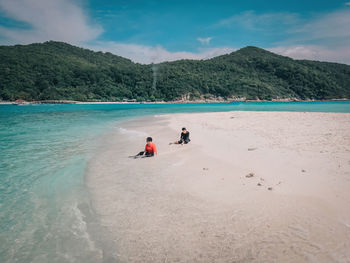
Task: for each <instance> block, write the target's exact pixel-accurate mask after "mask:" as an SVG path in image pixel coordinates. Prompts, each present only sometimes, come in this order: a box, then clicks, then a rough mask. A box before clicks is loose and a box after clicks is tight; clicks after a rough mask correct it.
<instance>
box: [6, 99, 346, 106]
mask: <svg viewBox="0 0 350 263" xmlns="http://www.w3.org/2000/svg"><path fill="white" fill-rule="evenodd" d="M330 101H350V99H345V98H341V99H328V100H312V99H307V100H299V99H295V98H290V99H272V100H244V99H236V100H176V101H154V102H149V101H142V102H136V101H123V102H119V101H98V102H97V101H70V100H45V101H22V100H21V101H0V105H34V104H173V103H174V104H175V103H179V104H190V103H227V104H229V103H232V102H243V103H249V102H330Z"/></svg>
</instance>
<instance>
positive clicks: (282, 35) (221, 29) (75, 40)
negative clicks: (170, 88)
mask: <svg viewBox="0 0 350 263" xmlns="http://www.w3.org/2000/svg"><path fill="white" fill-rule="evenodd" d="M47 40H57V41H64V42H67V43H70V44H74V45H78V46H82V47H86V48H90V49H93V50H102V51H109V52H112V53H114V54H117V55H121V56H124V57H128V58H130V59H132V60H134V61H136V62H140V63H151V62H161V61H172V60H177V59H182V58H190V59H206V58H210V57H213V56H217V55H221V54H226V53H229V52H232V51H234V50H237V49H239V48H242V47H244V46H248V45H254V46H258V47H262V48H265V49H268V50H271V51H273V52H275V53H279V54H282V55H286V56H290V57H293V58H298V59H314V60H321V61H335V62H342V63H347V64H350V2H347V1H338V0H334V1H329V0H328V1H323V0H319V1H306V0H304V1H300V0H296V1H259V0H245V1H225V0H221V1H220V0H217V1H205V0H202V1H191V0H187V1H183V0H178V1H167V0H163V1H139V0H137V1H136V0H129V1H124V0H123V1H111V0H110V1H107V0H99V1H98V0H0V44H3V45H12V44H28V43H33V42H43V41H47Z"/></svg>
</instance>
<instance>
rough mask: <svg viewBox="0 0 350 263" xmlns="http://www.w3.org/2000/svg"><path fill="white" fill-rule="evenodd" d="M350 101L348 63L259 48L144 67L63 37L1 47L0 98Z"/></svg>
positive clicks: (349, 70) (349, 71) (349, 69)
mask: <svg viewBox="0 0 350 263" xmlns="http://www.w3.org/2000/svg"><path fill="white" fill-rule="evenodd" d="M184 97H186V98H190V99H196V98H217V97H222V98H233V97H236V98H247V99H273V98H280V99H281V98H297V99H333V98H350V66H349V65H343V64H337V63H326V62H316V61H306V60H293V59H291V58H287V57H283V56H279V55H276V54H273V53H271V52H268V51H266V50H263V49H260V48H256V47H246V48H242V49H240V50H238V51H236V52H233V53H231V54H229V55H223V56H219V57H215V58H212V59H208V60H201V61H195V60H179V61H175V62H165V63H160V64H157V65H141V64H137V63H133V62H132V61H131V60H128V59H125V58H122V57H119V56H116V55H113V54H111V53H102V52H93V51H90V50H86V49H82V48H78V47H74V46H71V45H68V44H65V43H61V42H53V41H50V42H46V43H43V44H31V45H24V46H23V45H16V46H0V100H1V99H2V100H15V99H24V100H29V101H31V100H61V99H66V100H79V101H94V100H95V101H96V100H102V101H120V100H123V99H136V100H138V101H155V100H166V101H171V100H177V99H181V98H184Z"/></svg>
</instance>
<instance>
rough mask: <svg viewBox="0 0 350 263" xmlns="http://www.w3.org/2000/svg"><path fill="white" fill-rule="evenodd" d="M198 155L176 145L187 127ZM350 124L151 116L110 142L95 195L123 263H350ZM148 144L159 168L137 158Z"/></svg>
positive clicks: (90, 179)
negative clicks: (148, 139) (151, 141)
mask: <svg viewBox="0 0 350 263" xmlns="http://www.w3.org/2000/svg"><path fill="white" fill-rule="evenodd" d="M183 126H184V127H186V128H187V129H188V130H189V131H190V135H191V140H192V141H191V142H190V143H189V144H188V145H183V146H182V145H169V142H171V141H175V140H177V139H178V137H179V134H180V132H181V128H182V127H183ZM349 130H350V114H348V113H312V112H307V113H305V112H221V113H193V114H173V115H159V116H152V117H143V118H139V119H137V120H133V121H129V122H125V123H123V124H122V125H121V126H118V127H116V128H115V130H114V131H113V132H112V133H110V134H108V135H107V136H106V137H105V138H104V139H103V140H104V142H103V143H102V144H101V148H100V149H98V150H97V152H96V155H95V157H94V158H93V159H92V160H91V161H90V163H89V166H88V170H87V174H88V176H87V179H86V180H87V182H86V183H87V185H88V188H89V191H90V193H91V195H92V200H93V204H92V205H93V207H94V209H95V210H96V213H97V214H98V216H99V217H100V220H101V225H102V226H103V227H104V228H105V229H106V230H107V232H108V233H109V235H110V237H111V238H112V239H113V242H114V243H113V244H114V245H113V246H114V248H112V249H111V250H112V251H114V252H112V253H114V256H115V257H116V258H118V260H119V261H120V262H349V260H350V192H349V189H350V161H349V154H350V134H349ZM146 136H152V137H153V138H154V142H155V143H156V144H157V147H158V152H159V153H158V155H157V156H156V157H154V158H144V159H132V158H128V156H129V155H132V154H136V153H137V152H139V151H141V150H143V147H144V144H145V138H146Z"/></svg>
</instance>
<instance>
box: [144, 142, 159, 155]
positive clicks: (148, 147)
mask: <svg viewBox="0 0 350 263" xmlns="http://www.w3.org/2000/svg"><path fill="white" fill-rule="evenodd" d="M145 151H146V152H148V153H154V154H157V148H156V145H155V144H154V143H153V142H151V143H150V145H148V144H146V146H145Z"/></svg>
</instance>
